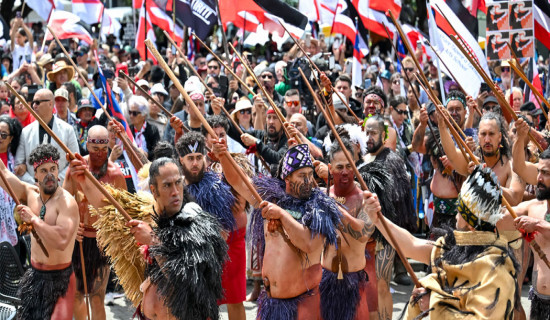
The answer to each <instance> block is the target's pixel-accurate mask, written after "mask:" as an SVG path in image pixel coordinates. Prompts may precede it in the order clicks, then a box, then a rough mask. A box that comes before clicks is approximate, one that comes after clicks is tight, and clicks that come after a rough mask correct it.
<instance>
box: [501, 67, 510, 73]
mask: <svg viewBox="0 0 550 320" xmlns="http://www.w3.org/2000/svg"><path fill="white" fill-rule="evenodd" d="M502 72H510V67H502Z"/></svg>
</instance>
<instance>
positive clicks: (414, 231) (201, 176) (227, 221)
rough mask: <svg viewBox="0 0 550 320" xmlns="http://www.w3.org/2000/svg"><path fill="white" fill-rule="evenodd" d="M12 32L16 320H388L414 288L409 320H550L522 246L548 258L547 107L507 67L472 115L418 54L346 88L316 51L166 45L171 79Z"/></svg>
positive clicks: (341, 54)
mask: <svg viewBox="0 0 550 320" xmlns="http://www.w3.org/2000/svg"><path fill="white" fill-rule="evenodd" d="M10 30H11V32H10V36H11V41H10V42H8V43H9V45H7V46H5V47H4V51H3V53H2V55H1V59H2V69H1V70H2V72H1V73H2V79H3V80H2V82H0V113H1V114H2V115H1V116H0V158H1V160H2V161H1V163H0V171H1V173H2V174H3V175H4V176H5V177H6V181H7V184H9V186H8V185H6V182H4V181H3V180H2V181H0V186H1V187H2V189H1V191H0V197H2V200H3V201H0V208H1V209H0V230H1V232H0V241H6V242H8V243H9V244H11V245H12V246H13V247H14V248H15V249H16V252H17V253H18V255H19V260H20V262H21V263H22V264H23V265H24V266H25V268H27V271H26V273H25V275H24V276H23V278H22V279H21V280H20V290H19V297H18V299H20V304H19V306H18V319H72V318H73V317H74V318H75V319H85V318H86V317H87V314H91V317H92V319H105V318H106V315H105V303H106V292H107V291H109V292H111V291H113V290H123V292H124V293H125V294H126V297H127V298H128V299H129V300H130V301H131V302H132V303H133V304H134V306H136V307H137V311H136V317H138V318H140V319H217V318H218V317H219V308H218V306H220V305H226V306H227V312H228V317H229V319H230V320H238V319H245V318H246V314H245V308H244V305H243V302H244V301H256V302H257V305H258V312H257V319H325V320H332V319H392V317H393V316H394V315H393V314H392V312H393V301H392V291H391V287H390V282H391V281H392V280H394V281H395V282H397V283H399V284H405V285H407V284H408V285H410V284H412V283H414V284H415V285H416V288H415V289H414V290H413V291H412V292H411V300H410V303H409V305H408V308H407V310H406V313H405V314H404V317H405V318H406V319H417V318H418V317H422V316H426V315H430V316H431V318H432V319H451V318H453V319H454V318H469V317H471V318H475V319H526V318H527V316H526V315H527V314H530V319H550V282H549V277H548V275H550V272H549V270H548V268H549V267H550V264H547V262H545V260H544V259H543V257H541V256H539V254H538V253H537V252H531V250H530V246H529V243H530V242H531V241H535V242H536V243H538V245H539V246H540V248H541V250H542V252H543V253H550V250H549V247H548V244H549V243H550V242H549V238H548V237H549V236H550V216H549V214H548V212H549V209H548V208H550V207H549V206H548V199H550V151H549V150H547V148H548V146H549V143H550V134H549V130H548V126H547V124H548V122H547V118H546V112H547V108H546V107H545V105H538V104H536V103H534V102H531V101H530V98H529V95H528V94H525V93H524V92H523V90H522V89H521V88H523V87H524V86H525V83H523V82H522V81H521V80H520V77H518V76H517V75H514V74H513V70H511V67H510V64H509V62H507V61H502V62H496V63H491V64H490V70H491V76H492V77H493V78H494V80H495V82H494V86H488V85H487V84H485V83H483V84H482V85H481V87H480V90H479V94H478V95H477V96H474V97H472V96H469V95H467V93H466V92H463V91H462V88H461V86H460V85H459V84H458V83H457V82H456V81H455V80H454V79H452V78H451V77H450V75H446V74H442V73H441V70H438V69H437V67H436V64H435V63H434V61H430V60H429V59H426V57H423V56H422V52H420V51H419V52H415V53H413V56H410V55H409V56H407V57H406V58H404V59H403V60H402V61H394V60H392V59H391V55H389V54H388V55H386V56H385V55H384V54H379V55H378V56H374V55H373V56H370V57H369V60H368V61H367V60H365V61H363V64H364V65H363V70H362V71H363V73H362V75H361V77H362V79H361V83H363V84H364V85H363V86H354V85H352V83H353V82H352V76H351V74H350V73H351V72H350V65H351V64H350V63H348V62H349V61H350V58H351V57H350V54H349V50H347V48H345V46H338V45H333V44H332V43H330V41H329V39H325V38H323V37H321V38H319V39H309V41H307V43H306V41H301V46H298V45H296V44H294V43H293V42H292V41H290V40H289V41H288V42H287V43H285V44H284V45H283V46H282V48H281V49H280V50H279V49H278V48H277V46H276V45H275V44H274V43H273V42H271V41H270V42H268V43H266V44H265V46H260V45H257V46H256V48H255V49H254V50H253V51H252V52H248V51H247V50H246V49H244V50H243V52H242V53H243V56H244V57H245V58H244V59H242V60H240V59H237V58H229V56H232V55H231V52H229V53H224V52H223V51H224V50H223V47H224V46H222V45H221V44H219V42H218V41H217V39H215V36H213V39H209V40H210V41H208V42H207V43H208V44H209V45H210V46H211V47H212V49H213V50H214V51H215V52H217V53H218V56H222V57H225V59H226V60H224V61H220V60H218V58H217V57H216V56H214V55H212V54H211V53H209V52H208V51H206V50H205V48H202V49H200V50H199V51H198V52H195V53H194V57H193V59H192V61H191V64H192V67H191V66H189V65H187V64H186V58H184V57H182V56H180V55H178V53H177V51H176V50H174V48H171V47H168V48H161V50H159V51H160V52H161V55H162V59H164V60H165V61H166V63H167V64H168V66H169V69H167V70H165V69H163V68H162V67H161V66H160V65H158V64H155V63H154V62H153V60H152V59H147V60H146V59H143V58H142V57H140V55H139V52H138V51H137V50H136V49H134V48H130V47H128V46H126V47H123V46H121V44H120V43H119V42H117V41H118V40H116V39H114V37H112V36H110V37H109V39H110V40H109V41H108V43H109V44H101V45H98V44H97V43H94V44H93V45H91V46H88V45H87V44H85V43H82V42H79V41H78V39H69V40H68V45H67V46H66V50H67V52H68V53H69V55H68V56H67V55H66V54H64V53H63V52H62V50H61V48H59V47H58V45H57V43H56V42H55V41H51V42H46V46H45V49H44V50H42V51H41V50H40V48H38V46H37V45H36V43H35V42H34V39H33V31H32V30H31V29H29V28H28V27H27V26H26V25H25V23H23V21H22V19H21V18H15V19H14V20H13V21H12V22H11V29H10ZM230 41H232V42H234V44H235V46H236V47H237V48H239V42H238V39H230ZM335 43H336V42H335ZM185 48H186V45H185V43H184V44H183V45H182V49H185ZM302 48H303V51H302ZM96 52H97V58H96ZM306 54H307V55H309V56H310V57H311V59H312V61H313V63H315V65H316V66H317V67H318V68H319V69H320V71H321V72H320V73H319V72H317V71H316V68H315V67H313V66H312V65H310V64H309V60H307V59H306V58H305V55H306ZM149 57H151V55H150V53H149ZM418 58H419V59H418ZM415 59H418V60H419V61H418V62H419V64H420V66H421V68H422V70H418V68H417V63H415ZM398 62H399V63H398ZM546 63H547V61H544V60H541V61H540V62H539V66H538V67H539V70H540V75H541V79H542V80H543V81H542V82H543V83H544V82H545V81H546V74H547V73H548V72H547V71H548V69H547V64H546ZM75 66H76V67H75ZM248 67H249V68H248ZM298 67H300V68H301V69H304V71H305V72H306V74H307V75H308V76H310V77H309V80H307V81H309V82H310V84H311V85H312V86H313V88H314V92H311V91H310V90H309V89H308V86H307V83H306V80H304V79H302V78H301V76H300V73H299V72H298ZM518 67H519V68H523V67H526V66H525V65H520V66H518ZM100 71H101V72H100ZM122 72H124V73H125V74H127V75H128V77H126V76H124V75H122ZM251 73H252V74H251ZM417 73H424V74H425V77H426V78H427V80H428V82H427V83H421V82H420V81H419V80H418V79H419V78H417V77H416V75H417ZM355 76H357V75H355ZM103 78H104V80H105V81H104V82H103V81H102V80H103ZM175 80H178V81H177V82H175ZM179 84H181V86H182V87H183V88H184V89H185V93H186V94H183V92H180V90H179V88H178V87H179ZM138 87H140V88H141V89H142V90H140V88H138ZM493 87H494V89H493ZM428 88H429V90H428ZM12 89H13V90H14V91H16V92H17V94H15V93H13V92H12ZM432 91H433V92H434V93H435V94H436V96H437V99H439V101H441V102H442V105H438V103H437V101H436V99H435V98H434V97H433V96H432V95H431V94H430V92H432ZM501 96H502V97H504V100H505V101H506V103H508V102H509V103H510V107H511V109H512V111H513V112H514V113H515V114H516V116H517V117H513V116H511V114H510V112H509V110H508V109H507V108H506V106H504V105H502V103H503V101H504V100H503V99H500V97H501ZM316 101H319V102H321V103H320V104H319V103H316ZM29 106H30V108H32V110H33V111H34V112H31V111H30V110H29V109H28V107H29ZM103 106H105V109H103V108H102V107H103ZM545 108H546V109H545ZM322 109H325V110H322ZM118 110H119V111H118ZM197 110H198V112H197ZM114 111H117V112H114ZM323 111H326V113H323ZM281 115H282V116H281ZM325 115H326V116H325ZM516 118H517V120H514V119H516ZM39 120H40V121H43V123H45V125H47V128H46V127H45V125H44V126H43V125H41V123H40V121H39ZM455 133H456V134H455ZM54 136H56V138H54ZM466 149H469V150H470V151H472V153H473V154H469V153H468V152H467V150H466ZM67 150H70V151H71V153H73V154H75V156H74V157H71V156H69V155H67V152H66V151H67ZM350 159H351V160H353V161H350ZM478 163H479V164H478ZM88 172H89V173H91V175H90V174H88ZM95 180H97V181H99V182H100V183H101V185H102V186H104V187H103V188H104V189H103V190H101V189H100V188H98V184H96V183H95V182H96V181H95ZM365 187H366V188H365ZM10 188H11V189H12V190H13V193H10V190H9V189H10ZM102 191H104V192H108V193H110V194H112V197H114V199H115V200H116V201H118V203H119V205H120V206H122V208H124V210H126V211H128V212H129V214H130V216H131V217H130V218H131V219H130V220H129V221H124V220H123V218H122V215H121V213H119V211H120V210H117V211H114V209H113V211H112V212H114V215H113V213H112V212H111V211H109V210H111V208H114V207H112V205H114V204H112V203H110V202H109V201H107V200H105V198H106V197H105V194H104V193H102ZM12 196H14V197H16V198H17V199H13V198H12ZM15 200H17V201H15ZM503 201H504V202H507V203H509V204H510V206H511V207H513V210H512V211H513V212H514V213H515V214H517V216H518V217H517V218H515V215H514V214H512V213H510V212H508V211H506V210H505V209H504V207H503V205H502V202H503ZM19 202H20V203H21V205H17V204H16V203H19ZM14 212H15V214H14ZM16 220H17V221H16ZM117 221H118V222H117ZM121 221H122V222H121ZM18 224H20V225H23V226H25V228H26V229H33V231H32V233H31V234H29V235H25V234H24V233H23V232H22V231H21V230H18ZM107 226H108V227H107ZM390 235H391V236H392V237H390ZM25 237H30V238H31V246H30V251H29V248H28V247H27V246H25V245H24V238H25ZM390 238H391V239H390ZM106 239H107V240H106ZM113 248H117V249H116V250H115V249H113ZM396 248H400V249H401V252H402V254H403V255H404V256H403V258H411V259H414V260H416V261H419V262H421V263H424V264H425V265H426V268H425V271H426V273H427V276H426V277H425V278H422V279H420V280H417V279H416V276H413V277H411V276H409V275H408V274H407V270H406V269H407V268H406V266H407V264H408V262H406V260H405V261H402V260H401V259H400V257H399V255H398V254H397V253H396ZM129 256H133V257H135V259H129V258H128V257H129ZM125 259H127V260H125ZM121 261H129V262H128V265H131V267H128V265H126V266H123V263H121ZM84 270H85V271H84ZM247 281H250V282H252V283H253V290H252V292H251V293H250V294H249V295H248V296H247V295H246V287H247ZM529 281H530V282H531V284H532V286H531V289H530V299H531V310H530V311H528V310H523V307H522V305H521V303H520V298H519V297H520V293H521V288H522V286H523V285H524V284H526V283H528V282H529ZM116 283H120V284H121V285H122V288H120V287H118V288H115V284H116ZM136 283H137V285H136ZM108 288H109V289H108ZM0 300H2V299H1V298H0Z"/></svg>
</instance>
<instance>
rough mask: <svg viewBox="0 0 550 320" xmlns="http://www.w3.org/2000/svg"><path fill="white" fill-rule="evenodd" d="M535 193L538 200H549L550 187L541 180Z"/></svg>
mask: <svg viewBox="0 0 550 320" xmlns="http://www.w3.org/2000/svg"><path fill="white" fill-rule="evenodd" d="M535 195H536V197H537V200H541V201H542V200H548V199H550V188H549V187H547V186H545V185H544V184H542V183H540V182H539V183H538V184H537V189H536V190H535Z"/></svg>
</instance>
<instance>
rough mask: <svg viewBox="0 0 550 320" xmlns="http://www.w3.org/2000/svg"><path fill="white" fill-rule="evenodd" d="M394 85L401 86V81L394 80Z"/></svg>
mask: <svg viewBox="0 0 550 320" xmlns="http://www.w3.org/2000/svg"><path fill="white" fill-rule="evenodd" d="M392 83H393V84H401V81H400V80H393V82H392Z"/></svg>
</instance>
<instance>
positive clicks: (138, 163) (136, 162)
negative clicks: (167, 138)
mask: <svg viewBox="0 0 550 320" xmlns="http://www.w3.org/2000/svg"><path fill="white" fill-rule="evenodd" d="M46 27H48V30H49V31H50V33H51V34H52V35H53V37H54V38H55V41H56V42H57V44H58V45H59V47H60V48H61V50H63V53H64V54H65V55H66V56H67V57H70V55H69V53H68V52H67V50H65V47H64V46H63V45H62V44H61V41H59V38H58V37H57V35H56V34H55V32H54V31H53V30H52V28H51V27H50V26H46ZM68 60H69V61H70V62H71V64H72V66H73V68H74V70H75V72H77V73H78V76H79V77H80V78H82V79H83V80H84V84H86V86H87V87H88V89H89V90H90V93H91V94H92V96H93V97H94V98H95V100H96V101H97V103H98V104H99V106H100V107H101V109H103V112H104V113H105V115H106V116H107V118H108V119H109V120H113V118H112V117H111V115H110V114H109V112H108V111H107V109H106V108H105V105H104V104H103V103H101V101H100V100H99V98H98V97H97V95H96V94H95V92H94V89H93V88H92V86H91V85H90V84H89V83H88V79H86V78H84V76H83V75H82V72H80V70H79V69H78V66H77V65H76V64H75V63H74V61H73V59H70V58H69V59H68ZM98 67H99V66H98ZM117 136H118V138H119V139H120V140H121V141H122V144H123V145H124V149H126V150H127V151H128V153H129V155H130V159H132V158H133V159H134V161H132V164H133V165H134V167H135V168H136V171H139V169H141V167H143V163H142V162H141V160H140V158H139V156H138V155H137V154H136V152H135V150H134V149H133V148H132V147H131V146H130V141H129V140H128V136H126V135H125V134H123V133H121V132H118V133H117Z"/></svg>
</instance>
